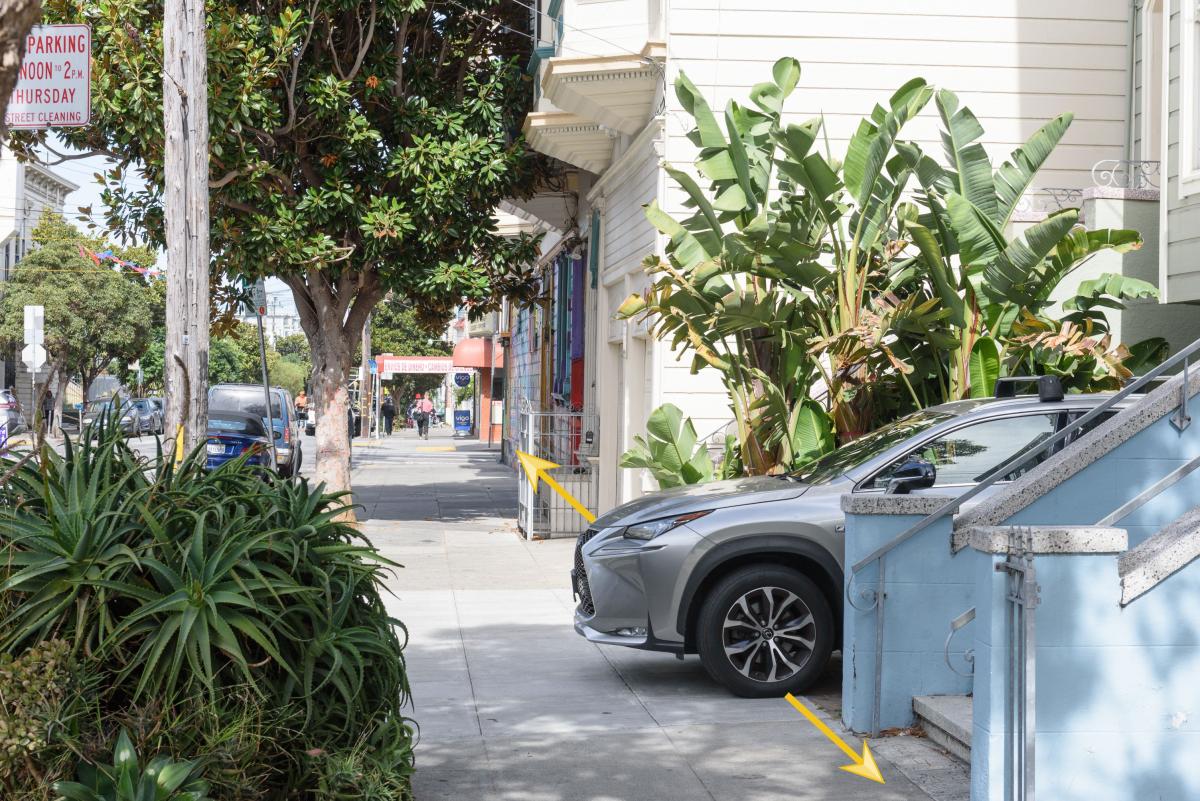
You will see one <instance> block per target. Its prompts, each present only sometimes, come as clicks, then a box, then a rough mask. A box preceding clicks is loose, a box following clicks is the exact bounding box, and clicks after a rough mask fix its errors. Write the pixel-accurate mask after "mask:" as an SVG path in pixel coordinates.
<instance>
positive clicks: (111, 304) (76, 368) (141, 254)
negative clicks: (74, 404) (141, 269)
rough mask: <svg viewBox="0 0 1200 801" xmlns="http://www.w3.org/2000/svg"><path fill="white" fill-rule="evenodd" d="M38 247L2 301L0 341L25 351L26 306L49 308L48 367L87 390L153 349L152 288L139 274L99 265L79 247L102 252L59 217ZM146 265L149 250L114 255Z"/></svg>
mask: <svg viewBox="0 0 1200 801" xmlns="http://www.w3.org/2000/svg"><path fill="white" fill-rule="evenodd" d="M33 241H34V243H35V244H36V245H37V247H36V248H35V249H34V250H33V251H32V252H31V253H29V254H28V255H27V256H25V258H23V259H22V260H21V261H20V262H18V263H17V266H16V269H15V270H14V271H13V273H12V275H11V277H10V279H9V281H8V282H7V283H6V284H5V291H4V296H3V299H2V300H0V341H3V342H4V343H5V344H6V345H7V346H9V347H14V346H19V345H20V344H21V342H22V341H23V338H24V327H25V311H24V307H25V306H27V305H41V306H44V307H45V313H46V318H45V347H46V353H47V361H48V363H49V364H51V365H52V366H53V367H55V368H57V369H58V371H59V373H60V374H65V375H66V376H75V375H77V376H79V377H80V378H81V379H82V381H83V384H84V387H85V388H86V387H87V386H88V385H89V384H90V383H91V382H92V379H94V378H95V377H96V376H97V375H99V374H100V373H101V372H102V371H103V370H105V369H106V368H107V367H108V366H109V364H110V363H111V362H113V361H114V360H115V361H117V362H118V363H127V362H131V361H134V360H136V359H138V358H140V357H141V356H142V354H143V353H144V352H145V350H146V347H147V345H148V343H149V336H148V335H149V332H150V327H151V322H152V319H153V313H154V312H153V304H152V297H153V294H154V290H153V289H151V288H150V287H149V286H148V285H147V283H146V279H144V278H143V277H141V276H140V275H138V274H136V273H131V272H128V271H120V272H119V271H116V270H114V269H112V268H110V267H104V266H99V265H97V264H96V263H95V262H93V261H92V260H91V259H90V258H87V257H86V256H85V255H84V254H83V253H82V252H81V251H80V247H81V246H83V247H85V248H88V249H91V250H93V251H95V250H101V249H102V248H101V246H100V242H99V241H98V240H95V239H92V238H89V237H86V236H84V235H83V234H82V233H80V232H79V231H78V230H77V229H76V228H74V227H73V226H72V225H71V224H70V223H68V222H66V221H65V220H63V218H62V217H61V216H59V215H56V214H46V215H43V217H42V219H41V221H40V222H39V223H38V225H37V227H36V228H34V231H33ZM116 250H117V251H118V255H121V256H122V258H124V259H129V260H134V261H137V260H138V259H141V260H142V261H143V263H145V259H146V257H147V255H148V254H147V252H146V251H145V250H144V249H139V250H134V251H131V250H128V249H126V250H122V249H120V248H117V249H116Z"/></svg>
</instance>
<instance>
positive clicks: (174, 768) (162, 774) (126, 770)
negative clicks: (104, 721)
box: [54, 730, 208, 801]
mask: <svg viewBox="0 0 1200 801" xmlns="http://www.w3.org/2000/svg"><path fill="white" fill-rule="evenodd" d="M198 772H199V762H198V761H197V760H191V761H188V762H176V761H175V760H173V759H171V758H170V757H166V756H156V757H154V758H153V759H151V760H150V761H149V762H148V763H146V766H145V767H144V768H143V767H142V766H141V765H140V764H139V762H138V756H137V751H135V750H134V747H133V743H132V742H131V741H130V739H129V735H128V734H127V733H126V732H125V731H124V730H122V731H121V733H120V734H119V735H118V736H117V743H116V745H115V746H114V747H113V761H112V764H111V765H93V764H91V763H88V762H83V763H80V765H79V781H77V782H65V781H64V782H56V783H55V785H54V791H55V792H56V793H58V794H59V795H60V796H62V797H63V798H65V799H67V801H206V799H208V784H207V783H205V782H204V781H201V780H200V779H199V778H196V774H197V773H198Z"/></svg>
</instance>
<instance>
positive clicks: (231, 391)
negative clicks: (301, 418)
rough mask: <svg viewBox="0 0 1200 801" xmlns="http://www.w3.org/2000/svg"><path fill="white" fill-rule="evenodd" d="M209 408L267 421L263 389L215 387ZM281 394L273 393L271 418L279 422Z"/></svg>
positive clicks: (210, 392) (209, 395) (209, 400)
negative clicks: (250, 415)
mask: <svg viewBox="0 0 1200 801" xmlns="http://www.w3.org/2000/svg"><path fill="white" fill-rule="evenodd" d="M208 407H209V408H210V409H214V410H224V411H230V412H243V413H245V414H253V415H255V416H257V417H262V418H263V419H266V416H267V404H266V402H265V400H264V399H263V390H262V387H228V386H226V387H220V386H218V387H213V388H212V389H211V390H210V391H209V394H208ZM280 408H281V407H280V403H279V393H278V392H275V391H274V390H272V392H271V418H272V419H273V420H274V421H276V422H278V421H279V420H280V419H281V417H282V413H281V411H280Z"/></svg>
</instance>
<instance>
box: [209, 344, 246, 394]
mask: <svg viewBox="0 0 1200 801" xmlns="http://www.w3.org/2000/svg"><path fill="white" fill-rule="evenodd" d="M242 357H243V351H242V349H241V348H240V347H238V344H237V342H235V341H234V340H233V339H232V338H231V337H216V338H215V339H213V340H212V343H211V344H210V345H209V349H208V380H209V383H211V384H235V383H239V382H241V381H242V380H243V376H244V375H245V374H246V365H245V363H244V361H243V358H242Z"/></svg>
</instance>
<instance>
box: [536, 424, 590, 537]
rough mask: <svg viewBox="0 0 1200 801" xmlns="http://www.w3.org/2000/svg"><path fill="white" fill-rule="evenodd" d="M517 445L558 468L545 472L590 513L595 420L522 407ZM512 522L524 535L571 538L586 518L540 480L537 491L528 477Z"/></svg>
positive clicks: (577, 532)
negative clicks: (515, 520) (523, 408)
mask: <svg viewBox="0 0 1200 801" xmlns="http://www.w3.org/2000/svg"><path fill="white" fill-rule="evenodd" d="M516 440H517V447H518V448H519V449H520V450H523V451H525V452H526V453H528V454H530V455H531V456H536V457H537V458H539V459H546V460H549V461H551V462H554V463H555V464H557V465H559V467H556V468H554V469H553V470H549V471H548V472H549V474H550V475H551V476H552V477H553V478H554V480H555V481H557V482H558V484H559V485H560V486H561V487H562V488H563V489H564V490H565V491H566V492H568V493H570V494H571V495H572V496H573V497H574V498H575V499H576V500H577V501H579V503H581V504H582V505H583V506H585V507H586V508H587V509H588V511H590V512H591V513H592V514H596V507H597V493H598V488H597V475H596V463H595V455H596V449H597V445H598V443H599V432H598V430H597V418H596V416H595V415H593V414H585V413H581V412H535V411H524V412H522V413H521V417H520V430H519V431H518V432H517V437H516ZM517 523H518V525H519V526H520V527H521V531H522V532H524V534H525V536H526V537H527V538H528V539H547V538H550V537H575V536H578V535H579V533H580V532H581V531H583V530H584V529H585V528H587V521H586V520H584V519H583V517H582V515H580V514H579V512H578V511H576V510H575V509H574V508H573V507H572V506H571V504H569V503H568V502H567V500H566V499H565V498H563V497H562V496H561V495H560V494H559V493H557V492H555V491H554V490H553V489H552V488H551V487H549V486H547V485H546V483H545V482H539V483H538V489H537V492H534V491H533V486H532V484H531V483H530V482H529V481H525V480H522V481H521V483H520V495H519V509H518V516H517Z"/></svg>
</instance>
